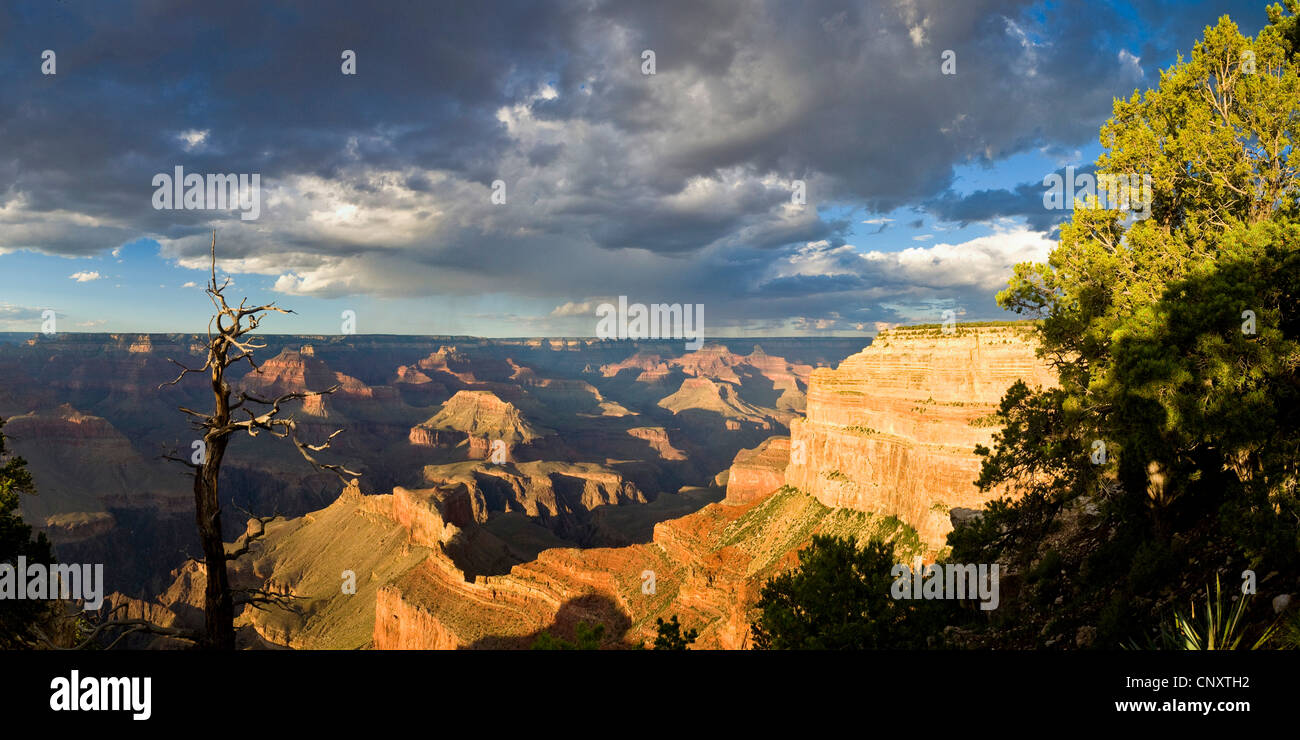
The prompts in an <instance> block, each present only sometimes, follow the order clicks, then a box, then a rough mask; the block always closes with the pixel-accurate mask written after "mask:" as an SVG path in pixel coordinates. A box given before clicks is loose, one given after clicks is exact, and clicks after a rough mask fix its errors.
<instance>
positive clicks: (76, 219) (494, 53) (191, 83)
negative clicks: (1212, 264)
mask: <svg viewBox="0 0 1300 740" xmlns="http://www.w3.org/2000/svg"><path fill="white" fill-rule="evenodd" d="M1265 5H1266V4H1265V3H1261V2H1214V1H1207V2H1186V3H1172V2H1149V1H1144V0H1142V1H1137V2H1132V3H1120V2H1105V1H1104V0H1100V1H1096V2H1046V3H1043V2H1009V1H1008V2H1004V1H1000V0H960V1H954V0H934V1H930V0H892V1H882V2H872V1H868V2H862V1H861V0H859V1H858V2H837V1H834V0H826V1H821V0H804V1H795V0H790V1H778V0H769V1H763V0H735V1H731V0H657V1H656V2H644V1H643V0H635V1H629V2H622V1H605V0H582V1H581V2H543V3H538V2H531V3H524V2H519V3H494V2H473V3H424V2H373V3H365V2H355V0H349V1H347V2H331V1H328V0H323V1H313V2H298V3H285V2H241V1H239V0H235V1H230V2H221V3H204V4H194V5H186V4H181V3H169V2H156V1H155V2H93V3H91V2H86V3H82V2H50V1H49V0H40V1H37V2H24V1H23V0H18V1H16V2H9V3H6V4H5V5H4V7H3V8H2V9H0V331H31V332H37V331H41V329H42V315H43V312H45V311H48V310H52V311H54V312H55V314H54V315H55V316H56V317H57V322H58V324H57V326H58V330H60V331H95V332H98V331H116V332H202V331H204V330H205V328H206V326H207V321H208V317H209V314H210V308H211V305H210V303H209V302H208V300H207V298H206V296H205V295H204V294H203V286H204V284H205V282H206V280H207V278H208V275H209V263H208V259H209V257H208V255H209V248H210V244H211V240H212V234H213V231H214V230H215V232H216V239H217V257H218V273H219V275H220V276H222V277H226V276H229V277H230V278H231V280H232V286H231V288H229V289H228V295H232V296H234V297H239V296H248V297H249V299H250V301H252V302H256V303H266V302H271V301H274V302H276V303H277V305H281V306H285V307H288V308H291V309H293V310H294V311H295V313H294V314H286V315H278V314H277V315H273V316H270V317H268V318H267V320H266V321H265V322H264V323H263V325H262V326H263V330H265V331H270V332H274V333H291V334H336V333H340V332H341V331H344V326H343V324H344V319H345V315H344V312H352V315H353V316H355V320H354V325H355V330H356V331H357V332H359V333H388V334H473V335H481V336H509V337H519V336H593V335H595V333H596V329H597V321H598V319H597V313H596V309H597V307H598V306H599V305H600V304H601V303H605V302H616V301H617V299H618V297H619V296H626V297H627V300H628V302H629V303H638V302H639V303H643V304H656V303H659V304H682V305H689V306H703V323H704V327H705V333H706V334H707V335H712V336H800V335H810V336H832V335H835V336H856V335H872V334H875V333H876V331H878V330H879V329H881V328H884V327H887V326H891V325H895V324H898V323H930V322H938V321H941V320H943V319H942V317H943V316H944V311H953V312H954V314H955V315H956V316H957V317H959V318H960V320H981V319H1012V318H1016V317H1015V316H1014V315H1011V314H1007V313H1005V312H1003V311H1001V310H1000V309H999V308H998V307H997V305H996V302H995V300H994V296H995V294H996V293H997V291H998V290H999V289H1001V288H1002V287H1004V286H1005V283H1006V280H1007V277H1008V276H1009V274H1010V271H1011V266H1012V265H1014V264H1015V263H1017V262H1024V261H1042V260H1044V259H1045V258H1046V257H1047V255H1048V253H1049V252H1050V250H1051V248H1052V246H1053V244H1054V237H1055V236H1056V234H1057V229H1058V226H1059V224H1060V222H1061V221H1063V220H1065V219H1066V218H1067V217H1068V211H1060V210H1055V211H1053V210H1047V209H1046V208H1045V207H1044V205H1043V191H1044V186H1043V178H1044V176H1046V175H1048V174H1050V173H1053V172H1059V171H1062V170H1063V168H1065V167H1074V168H1086V167H1089V166H1090V165H1091V164H1092V163H1093V162H1094V161H1095V160H1096V158H1097V156H1098V154H1099V153H1100V152H1101V149H1100V145H1099V143H1098V130H1099V128H1100V127H1101V125H1102V124H1103V123H1104V122H1105V121H1106V119H1107V117H1108V116H1109V114H1110V111H1111V106H1112V103H1113V100H1114V99H1115V98H1117V97H1119V98H1127V97H1128V96H1130V95H1132V94H1133V93H1134V92H1135V91H1138V90H1146V89H1148V88H1150V87H1152V86H1154V85H1155V84H1156V82H1157V81H1158V80H1159V73H1160V70H1161V69H1162V68H1167V67H1168V66H1170V65H1171V64H1173V63H1174V62H1175V61H1176V59H1177V57H1178V54H1179V53H1182V54H1183V55H1187V54H1189V53H1190V50H1191V48H1192V46H1193V44H1194V43H1195V42H1196V40H1197V39H1198V38H1199V37H1200V36H1201V34H1202V32H1203V30H1204V28H1205V26H1207V25H1211V24H1213V23H1215V22H1216V21H1217V19H1218V18H1219V17H1220V16H1221V15H1224V14H1228V15H1230V16H1231V17H1232V19H1233V20H1234V21H1235V22H1236V23H1237V24H1238V25H1239V26H1240V28H1241V30H1242V31H1243V32H1244V33H1247V34H1254V33H1256V32H1257V31H1258V30H1259V28H1260V27H1262V25H1263V24H1264V23H1265V22H1266V20H1267V19H1266V16H1265ZM50 52H52V54H51V53H50ZM646 52H653V70H651V69H650V68H649V67H648V66H647V65H648V63H649V62H648V57H649V55H647V54H646ZM945 63H947V66H946V67H945V66H944V65H945ZM650 71H653V74H650V73H649V72H650ZM51 72H52V73H51ZM349 72H355V73H354V74H353V73H349ZM946 72H950V73H946ZM177 167H180V168H182V171H183V173H186V174H197V175H200V176H203V177H206V176H208V175H237V176H243V177H244V179H245V181H246V182H248V183H249V184H251V183H252V182H253V177H254V176H256V178H257V182H258V183H259V188H258V189H257V191H256V193H254V192H253V191H252V190H251V189H245V190H243V191H242V194H243V195H245V196H246V197H247V198H248V200H247V201H246V204H247V207H243V208H238V207H236V208H231V207H230V206H232V205H235V204H234V203H227V204H225V205H226V206H227V207H226V208H220V207H217V206H220V205H221V204H217V203H211V202H208V201H207V199H206V191H204V194H203V197H202V198H195V199H194V201H193V202H190V203H188V204H187V203H185V199H184V198H181V199H179V200H175V199H171V198H164V194H167V195H170V194H171V193H173V192H174V191H173V190H172V189H171V187H170V186H167V185H166V184H165V181H160V180H159V179H158V178H159V176H161V175H168V176H172V175H174V173H175V172H176V168H177ZM159 183H164V184H161V185H160V184H159ZM799 192H802V193H803V196H804V197H803V199H802V201H803V202H797V201H799V198H798V194H799ZM254 195H255V196H256V197H254ZM254 203H255V204H256V207H254V205H253V204H254ZM253 216H255V218H254V217H253Z"/></svg>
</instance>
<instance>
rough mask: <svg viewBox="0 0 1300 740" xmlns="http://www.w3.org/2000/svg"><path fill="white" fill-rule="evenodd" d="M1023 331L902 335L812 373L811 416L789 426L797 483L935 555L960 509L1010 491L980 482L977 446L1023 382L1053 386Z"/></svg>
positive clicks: (964, 329) (987, 439) (789, 473)
mask: <svg viewBox="0 0 1300 740" xmlns="http://www.w3.org/2000/svg"><path fill="white" fill-rule="evenodd" d="M1030 332H1031V329H1030V327H1029V325H1028V324H1026V325H1025V326H1023V327H1021V326H980V325H958V326H957V330H956V332H955V333H954V334H945V333H943V331H941V330H940V329H937V328H935V329H909V328H899V329H893V330H890V331H888V332H883V333H881V334H880V336H878V337H877V338H876V340H875V341H874V342H872V344H871V346H870V347H868V348H867V349H865V350H863V351H862V352H859V353H858V354H856V355H853V356H852V357H850V358H848V359H846V360H845V361H844V362H842V363H841V364H840V366H839V367H838V368H836V369H834V370H831V369H829V368H820V369H818V370H816V371H814V372H813V374H812V378H811V380H810V382H809V387H808V415H807V418H806V419H803V420H796V421H795V422H793V423H792V424H791V439H792V442H791V458H792V459H791V464H790V466H789V468H787V470H786V482H787V483H788V484H789V485H792V486H795V487H796V488H798V489H800V490H802V491H806V492H808V493H811V494H813V495H815V496H816V497H817V499H818V500H820V501H821V502H822V503H824V504H825V505H827V506H832V507H840V506H842V507H848V508H853V509H858V510H860V511H871V512H877V513H883V514H896V515H898V516H899V517H901V518H902V519H903V520H904V521H906V522H907V523H908V524H910V525H911V526H912V527H914V528H915V529H916V530H917V532H918V533H919V534H920V535H921V538H922V539H923V540H924V541H926V542H927V543H929V544H930V546H931V547H933V548H935V549H938V548H940V547H942V546H943V544H944V542H945V539H946V537H947V533H948V532H949V531H950V530H951V529H952V525H951V523H950V521H949V516H948V511H949V509H951V508H953V507H963V508H972V509H978V508H982V507H983V505H984V504H985V503H986V502H987V501H988V500H990V498H995V497H997V496H1000V495H1003V493H1002V492H993V493H990V494H982V493H980V492H979V491H978V490H976V488H975V486H974V481H975V479H976V478H977V477H978V475H979V467H980V462H979V458H978V457H977V456H976V455H975V453H974V448H975V445H976V444H984V445H988V444H990V443H991V442H992V436H993V433H994V431H995V430H996V429H995V427H994V426H992V425H991V423H990V422H989V417H990V415H991V414H993V413H994V412H996V410H997V406H998V403H999V401H1000V400H1001V398H1002V394H1003V393H1004V392H1005V391H1006V389H1007V388H1008V387H1009V386H1010V385H1011V384H1012V383H1014V382H1015V381H1016V380H1018V379H1023V380H1024V381H1025V382H1026V383H1028V384H1029V385H1030V386H1035V385H1040V386H1050V385H1052V384H1053V383H1054V382H1055V375H1054V374H1053V373H1052V371H1051V370H1050V368H1048V367H1047V366H1046V365H1045V364H1044V363H1043V362H1042V361H1041V360H1039V359H1038V358H1037V357H1036V356H1035V347H1036V344H1035V342H1034V340H1033V337H1032V334H1031V333H1030Z"/></svg>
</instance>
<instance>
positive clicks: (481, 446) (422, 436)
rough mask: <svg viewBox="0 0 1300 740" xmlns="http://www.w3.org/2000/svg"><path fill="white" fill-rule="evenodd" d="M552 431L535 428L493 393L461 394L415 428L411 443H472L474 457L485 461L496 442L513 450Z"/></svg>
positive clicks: (423, 444)
mask: <svg viewBox="0 0 1300 740" xmlns="http://www.w3.org/2000/svg"><path fill="white" fill-rule="evenodd" d="M549 431H550V430H547V429H543V428H541V427H537V426H535V425H533V424H532V422H530V421H529V420H528V419H526V418H524V415H523V413H521V412H520V411H519V409H518V408H517V407H516V406H515V405H514V404H513V403H511V402H509V401H505V400H502V399H501V398H500V397H499V396H498V395H497V394H496V393H494V392H492V391H457V392H456V394H455V395H454V396H452V397H451V398H450V399H448V400H447V402H446V403H444V404H442V408H441V409H439V410H438V413H436V414H434V415H433V416H432V417H430V418H429V419H427V420H426V421H424V422H421V423H420V424H417V425H416V426H415V427H413V428H412V429H411V434H410V441H411V444H414V445H416V446H421V447H436V446H458V445H460V444H462V443H465V442H468V445H469V449H470V457H471V458H483V457H487V455H488V454H489V445H490V443H491V442H492V441H493V440H501V441H503V442H505V444H506V449H507V450H509V449H512V448H514V447H516V446H519V445H526V444H529V443H531V442H533V441H534V440H537V439H540V438H541V437H543V436H545V435H546V434H547V433H549Z"/></svg>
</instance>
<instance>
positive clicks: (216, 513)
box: [194, 439, 235, 650]
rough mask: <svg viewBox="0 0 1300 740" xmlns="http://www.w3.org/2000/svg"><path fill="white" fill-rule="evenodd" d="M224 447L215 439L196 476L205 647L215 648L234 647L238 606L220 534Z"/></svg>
mask: <svg viewBox="0 0 1300 740" xmlns="http://www.w3.org/2000/svg"><path fill="white" fill-rule="evenodd" d="M225 447H226V440H224V439H220V440H213V442H212V443H211V445H210V446H209V447H208V449H207V457H206V460H205V461H204V463H203V468H202V470H200V471H198V474H197V475H195V476H194V515H195V520H196V523H197V524H198V528H199V540H200V542H202V544H203V560H204V563H205V564H206V566H207V567H206V570H207V585H206V587H205V588H204V591H203V611H204V615H205V623H206V624H205V626H206V629H205V633H206V635H207V644H205V645H204V647H207V648H211V649H216V650H233V649H234V647H235V606H234V599H233V598H232V597H231V593H230V578H229V575H228V574H227V572H226V544H225V540H224V539H223V538H222V535H221V504H220V501H219V499H218V488H217V479H218V476H219V475H220V474H221V458H222V456H223V455H224V453H225Z"/></svg>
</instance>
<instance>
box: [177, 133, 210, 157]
mask: <svg viewBox="0 0 1300 740" xmlns="http://www.w3.org/2000/svg"><path fill="white" fill-rule="evenodd" d="M208 133H209V131H208V130H207V129H203V130H201V131H200V130H199V129H190V130H189V131H182V132H180V133H178V134H176V138H178V139H180V140H181V145H182V146H184V147H185V151H187V152H188V151H193V150H195V149H197V148H199V147H201V146H203V144H204V143H206V142H207V140H208Z"/></svg>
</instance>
